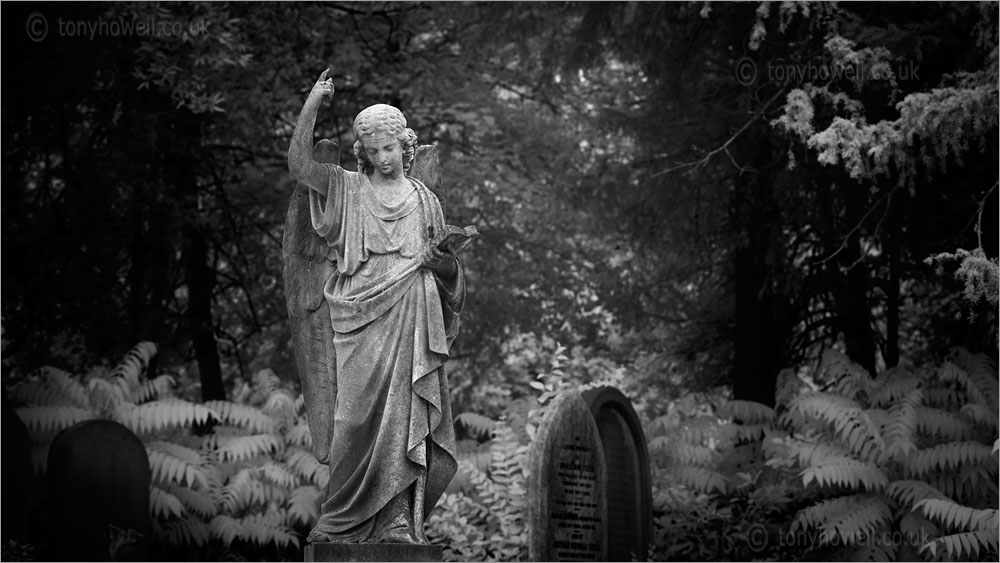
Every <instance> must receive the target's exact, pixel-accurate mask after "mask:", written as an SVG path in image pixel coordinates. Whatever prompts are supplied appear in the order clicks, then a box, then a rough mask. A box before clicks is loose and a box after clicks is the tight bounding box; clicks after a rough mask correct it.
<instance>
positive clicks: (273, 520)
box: [240, 513, 299, 548]
mask: <svg viewBox="0 0 1000 563" xmlns="http://www.w3.org/2000/svg"><path fill="white" fill-rule="evenodd" d="M286 519H287V516H286V515H284V514H281V513H276V514H273V515H272V514H251V515H249V516H246V517H244V518H243V519H242V521H241V522H240V524H241V526H240V529H241V532H242V537H241V539H243V540H244V541H248V542H250V543H253V544H254V545H256V546H259V547H263V546H265V545H270V544H275V545H277V546H279V547H282V548H287V547H290V546H294V547H298V546H299V538H298V535H297V534H296V533H295V532H294V531H293V530H292V529H291V528H289V527H287V526H285V525H284V524H283V522H284V521H285V520H286Z"/></svg>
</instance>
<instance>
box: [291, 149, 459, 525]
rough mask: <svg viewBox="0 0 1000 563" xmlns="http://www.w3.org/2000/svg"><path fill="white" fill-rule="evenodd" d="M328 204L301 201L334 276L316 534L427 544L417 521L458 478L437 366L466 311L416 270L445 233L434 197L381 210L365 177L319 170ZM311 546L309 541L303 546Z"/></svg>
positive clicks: (454, 284)
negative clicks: (333, 395)
mask: <svg viewBox="0 0 1000 563" xmlns="http://www.w3.org/2000/svg"><path fill="white" fill-rule="evenodd" d="M325 167H326V168H327V170H328V171H329V184H328V189H327V190H326V194H325V196H324V195H323V194H321V193H319V192H318V191H316V190H309V206H310V215H311V219H312V223H313V228H314V229H315V230H316V232H317V233H318V234H319V235H320V236H321V237H323V238H324V239H326V241H327V244H328V245H329V246H330V249H331V258H332V259H335V260H336V262H337V271H336V272H335V273H334V274H333V276H331V278H330V279H329V281H328V282H327V284H326V286H325V288H324V296H325V298H326V300H327V302H328V303H329V305H330V320H331V323H332V324H333V329H334V348H335V350H336V358H337V370H336V377H337V399H336V406H335V412H334V422H333V431H332V433H331V444H330V457H329V464H330V481H329V485H328V488H327V495H326V500H325V501H324V502H323V505H322V514H321V516H320V518H319V522H318V523H317V525H316V527H315V528H314V529H313V534H317V533H320V534H323V536H318V537H323V538H324V540H325V541H343V542H359V541H360V542H377V541H379V539H380V536H381V534H383V533H384V532H385V531H386V530H387V529H389V528H390V527H392V526H394V525H397V526H398V523H399V522H400V518H401V516H400V515H402V518H403V519H404V520H405V521H408V522H409V526H412V528H411V530H412V531H415V537H416V538H418V539H421V538H423V521H424V518H426V516H427V515H428V514H429V513H430V511H431V509H433V507H434V505H435V503H436V502H437V500H438V498H440V496H441V494H442V493H443V492H444V489H445V487H446V486H447V485H448V482H449V481H450V480H451V478H452V476H453V475H454V473H455V469H456V462H455V435H454V427H453V425H452V415H451V405H450V401H449V395H448V380H447V375H446V373H445V369H444V364H445V360H446V359H447V357H448V350H449V348H450V346H451V344H452V342H453V341H454V339H455V336H456V335H457V334H458V314H459V313H460V312H461V309H462V306H463V304H464V301H465V283H464V274H463V273H462V267H461V263H459V264H458V268H457V269H458V273H457V275H456V276H455V277H454V278H453V279H443V278H440V277H438V276H436V275H435V274H434V273H433V272H432V271H431V270H429V269H426V268H422V267H421V266H420V262H419V257H420V254H421V252H422V250H423V249H424V248H425V246H426V245H428V244H431V243H434V242H436V239H437V238H438V235H440V234H442V233H443V232H444V229H445V223H444V215H443V213H442V211H441V205H440V203H439V202H438V200H437V197H436V196H435V195H434V194H433V193H432V192H431V191H430V190H429V189H427V187H426V186H424V185H423V184H422V183H421V182H419V181H418V180H416V179H413V178H407V180H408V181H409V182H410V183H411V186H412V190H411V191H410V192H409V194H408V195H407V196H406V197H405V198H404V199H403V200H401V201H400V202H398V203H393V202H390V203H386V202H385V201H383V200H382V199H381V198H380V197H379V193H378V192H377V191H376V189H375V188H374V186H373V185H372V183H371V181H370V179H369V178H368V176H367V175H365V174H361V173H357V172H349V171H346V170H344V169H342V168H340V167H339V166H336V165H325ZM311 537H312V535H311Z"/></svg>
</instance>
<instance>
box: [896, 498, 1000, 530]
mask: <svg viewBox="0 0 1000 563" xmlns="http://www.w3.org/2000/svg"><path fill="white" fill-rule="evenodd" d="M913 510H920V511H921V512H922V513H923V515H924V516H925V517H926V518H928V519H929V520H932V521H936V522H940V523H941V524H943V525H944V526H945V527H946V528H948V529H950V530H956V531H962V532H964V531H978V530H987V531H991V532H993V534H996V533H997V524H998V521H997V510H995V509H992V508H987V509H984V510H977V509H975V508H969V507H968V506H962V505H961V504H958V503H957V502H954V501H952V500H949V499H924V500H921V501H918V502H917V503H916V504H914V505H913Z"/></svg>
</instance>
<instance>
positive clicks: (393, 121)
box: [354, 104, 417, 174]
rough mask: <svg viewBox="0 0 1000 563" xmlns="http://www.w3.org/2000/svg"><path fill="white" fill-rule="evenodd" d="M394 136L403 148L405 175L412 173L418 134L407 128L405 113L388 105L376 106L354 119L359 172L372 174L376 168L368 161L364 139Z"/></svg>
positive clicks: (355, 153) (368, 108)
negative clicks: (378, 135) (411, 168)
mask: <svg viewBox="0 0 1000 563" xmlns="http://www.w3.org/2000/svg"><path fill="white" fill-rule="evenodd" d="M377 134H382V135H392V136H394V137H396V139H398V140H399V142H400V144H401V145H402V147H403V173H404V174H407V173H409V171H410V165H411V164H413V157H414V155H415V154H416V151H417V134H416V133H415V132H414V131H413V129H410V128H408V127H407V126H406V118H405V117H403V112H401V111H399V110H398V109H397V108H394V107H393V106H390V105H387V104H375V105H373V106H368V107H366V108H365V109H363V110H361V113H359V114H358V116H357V117H355V118H354V138H355V139H357V140H356V141H354V156H355V157H357V159H358V171H360V172H362V173H364V174H371V173H372V172H373V171H374V170H375V166H374V165H373V164H372V163H371V161H370V160H368V154H367V153H365V145H364V142H363V141H362V138H363V137H371V136H372V135H377Z"/></svg>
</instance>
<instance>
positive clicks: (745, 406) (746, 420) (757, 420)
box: [716, 401, 774, 424]
mask: <svg viewBox="0 0 1000 563" xmlns="http://www.w3.org/2000/svg"><path fill="white" fill-rule="evenodd" d="M716 416H718V417H719V418H732V419H736V420H739V421H740V422H742V423H743V424H763V423H765V422H771V421H773V420H774V409H772V408H771V407H768V406H767V405H762V404H760V403H757V402H755V401H727V402H725V403H723V404H722V405H721V406H720V407H719V409H718V410H717V411H716Z"/></svg>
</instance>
